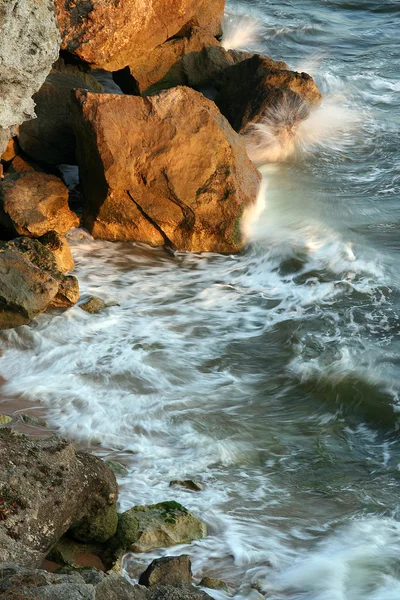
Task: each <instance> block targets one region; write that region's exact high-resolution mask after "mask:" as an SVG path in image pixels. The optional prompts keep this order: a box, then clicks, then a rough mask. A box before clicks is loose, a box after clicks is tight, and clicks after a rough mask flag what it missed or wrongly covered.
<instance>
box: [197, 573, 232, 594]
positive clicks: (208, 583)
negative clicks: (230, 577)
mask: <svg viewBox="0 0 400 600" xmlns="http://www.w3.org/2000/svg"><path fill="white" fill-rule="evenodd" d="M199 585H200V586H201V587H206V588H209V589H210V590H223V591H224V592H231V591H232V590H231V588H230V587H229V585H228V584H227V583H225V581H222V579H216V578H215V577H207V576H206V577H203V578H202V580H201V581H200V583H199Z"/></svg>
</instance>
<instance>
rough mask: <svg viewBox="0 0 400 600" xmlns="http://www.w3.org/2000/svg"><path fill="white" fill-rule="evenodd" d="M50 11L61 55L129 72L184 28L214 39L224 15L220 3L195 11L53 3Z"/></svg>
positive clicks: (189, 0) (154, 5)
mask: <svg viewBox="0 0 400 600" xmlns="http://www.w3.org/2000/svg"><path fill="white" fill-rule="evenodd" d="M55 5H56V12H57V17H58V24H59V29H60V32H61V36H62V49H63V50H65V51H68V52H70V53H72V54H74V55H75V56H77V57H78V58H80V59H81V60H83V61H85V62H86V63H88V64H90V65H91V66H93V67H95V68H99V69H104V70H106V71H118V70H120V69H123V68H124V67H126V66H129V67H131V69H134V67H135V65H136V64H139V63H140V62H141V61H142V59H143V57H145V56H150V54H151V52H152V51H153V50H154V49H155V48H156V47H157V46H159V45H161V44H163V43H164V42H165V41H167V40H168V39H171V38H173V37H174V36H175V35H176V34H178V32H179V31H180V30H181V29H182V28H183V26H184V25H186V24H187V23H189V22H190V23H194V24H199V25H201V26H202V27H204V28H209V31H210V33H211V34H213V33H215V32H216V29H217V26H216V24H217V22H218V21H220V20H221V19H222V16H223V9H224V2H223V1H222V0H218V2H215V0H204V1H203V2H202V3H201V4H200V6H199V2H198V0H174V2H171V0H154V1H153V2H151V3H149V2H145V1H144V0H140V2H138V1H137V0H121V1H120V2H118V3H117V4H116V3H113V2H94V0H85V1H82V0H81V1H80V2H78V3H76V2H72V1H71V0H67V2H66V1H65V0H55Z"/></svg>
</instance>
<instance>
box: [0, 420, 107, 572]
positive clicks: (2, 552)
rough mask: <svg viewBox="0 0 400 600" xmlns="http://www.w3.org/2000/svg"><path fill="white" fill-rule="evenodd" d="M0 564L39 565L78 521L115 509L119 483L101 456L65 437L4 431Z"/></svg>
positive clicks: (1, 442) (0, 458) (0, 448)
mask: <svg viewBox="0 0 400 600" xmlns="http://www.w3.org/2000/svg"><path fill="white" fill-rule="evenodd" d="M0 490H1V491H2V496H0V513H1V515H2V518H1V519H0V560H1V561H3V562H7V561H9V562H15V563H16V564H19V565H22V566H40V564H41V562H42V560H43V558H44V557H45V555H46V554H47V552H48V550H49V549H50V548H51V546H52V545H53V544H54V543H55V542H56V541H57V540H58V539H59V538H60V537H61V536H62V534H63V533H64V532H65V531H67V529H68V528H69V527H70V526H71V525H72V524H74V523H76V522H78V521H80V520H81V519H83V518H85V517H87V518H97V517H98V516H99V514H101V513H102V512H104V511H108V510H109V507H110V506H115V502H116V498H117V493H118V491H117V484H116V481H115V476H114V474H113V472H112V471H111V469H110V468H109V467H108V466H107V465H106V463H104V462H103V461H101V460H100V459H99V458H97V457H95V456H92V455H90V454H87V453H85V452H77V451H76V450H75V448H74V447H73V446H72V444H71V443H70V442H68V441H66V440H63V439H61V438H57V437H52V438H47V439H43V440H31V439H28V438H27V437H25V436H21V435H17V434H16V433H14V432H13V431H11V430H10V429H0Z"/></svg>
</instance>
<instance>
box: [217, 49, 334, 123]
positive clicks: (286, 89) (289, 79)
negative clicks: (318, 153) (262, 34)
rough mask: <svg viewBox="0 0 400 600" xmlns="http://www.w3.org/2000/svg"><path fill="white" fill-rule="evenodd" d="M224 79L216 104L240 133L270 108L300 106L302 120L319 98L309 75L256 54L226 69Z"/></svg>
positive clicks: (257, 120) (318, 101)
mask: <svg viewBox="0 0 400 600" xmlns="http://www.w3.org/2000/svg"><path fill="white" fill-rule="evenodd" d="M223 78H224V81H223V85H222V88H221V90H220V91H219V93H218V94H217V96H216V98H215V102H216V104H217V106H218V107H219V108H220V110H221V112H222V113H223V114H224V115H225V116H226V117H227V119H228V121H229V122H230V123H231V125H232V127H233V128H234V129H235V130H236V131H239V132H240V133H245V132H246V129H247V128H248V127H249V126H251V125H252V124H254V123H257V122H259V121H261V120H262V118H263V117H264V115H265V113H266V111H268V110H270V109H271V107H273V108H276V109H277V111H278V112H279V107H280V106H281V105H282V102H286V103H287V105H288V107H289V108H290V106H291V105H293V106H294V107H295V106H296V105H302V106H303V112H304V114H303V116H302V117H301V118H304V116H307V114H308V110H309V108H310V107H312V106H316V105H318V104H319V103H320V101H321V98H322V96H321V94H320V92H319V90H318V88H317V86H316V85H315V83H314V80H313V79H312V77H311V76H310V75H307V73H296V72H294V71H290V70H289V69H288V68H287V65H286V64H285V63H282V62H275V61H273V60H272V59H271V58H268V57H264V56H261V55H258V54H255V55H254V56H252V57H251V58H247V59H245V60H242V61H240V62H238V63H237V64H235V65H233V66H231V67H230V68H228V69H226V71H225V72H224V76H223Z"/></svg>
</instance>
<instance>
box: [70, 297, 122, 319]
mask: <svg viewBox="0 0 400 600" xmlns="http://www.w3.org/2000/svg"><path fill="white" fill-rule="evenodd" d="M110 306H119V304H117V303H116V302H108V303H106V302H104V300H102V299H101V298H97V296H92V297H91V298H89V300H87V301H86V302H84V303H83V304H80V305H79V307H80V308H81V309H82V310H84V311H85V312H87V313H90V314H91V315H97V314H98V313H99V312H101V311H102V310H104V309H105V308H109V307H110Z"/></svg>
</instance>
